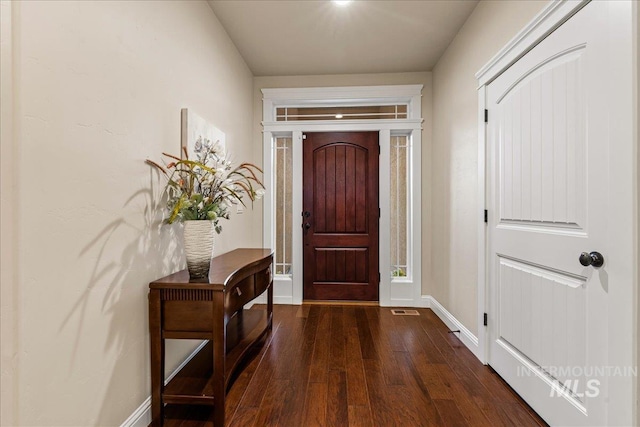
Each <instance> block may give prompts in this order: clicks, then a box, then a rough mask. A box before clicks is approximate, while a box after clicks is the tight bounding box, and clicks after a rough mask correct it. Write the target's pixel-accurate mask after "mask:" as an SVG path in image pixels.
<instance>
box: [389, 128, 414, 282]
mask: <svg viewBox="0 0 640 427" xmlns="http://www.w3.org/2000/svg"><path fill="white" fill-rule="evenodd" d="M390 151H391V152H390V162H391V164H390V166H391V167H390V170H391V177H390V178H391V192H390V193H391V194H390V195H391V197H390V199H391V200H390V202H391V203H390V204H391V215H390V224H391V242H390V243H391V276H392V279H394V280H401V279H402V278H407V276H409V273H410V272H409V263H408V259H409V256H408V247H409V245H408V244H407V241H408V238H409V234H408V231H409V230H408V229H409V227H408V224H409V209H408V207H409V174H408V172H409V136H407V135H399V136H393V135H392V136H391V150H390Z"/></svg>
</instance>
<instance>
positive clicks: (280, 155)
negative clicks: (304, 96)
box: [275, 136, 293, 275]
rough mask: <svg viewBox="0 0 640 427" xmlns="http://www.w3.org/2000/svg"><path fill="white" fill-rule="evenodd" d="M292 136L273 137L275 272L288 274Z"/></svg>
mask: <svg viewBox="0 0 640 427" xmlns="http://www.w3.org/2000/svg"><path fill="white" fill-rule="evenodd" d="M292 148H293V146H292V138H291V137H290V136H289V137H277V138H276V139H275V149H276V155H275V171H276V173H275V178H276V179H275V181H276V182H275V190H276V194H275V196H276V197H275V205H276V235H275V237H276V239H275V240H276V250H275V270H276V274H283V275H290V274H291V267H292V257H291V254H292V250H291V248H292V245H291V239H292V235H291V233H292V205H291V202H292V191H293V186H292V180H293V179H292V166H293V165H292V159H293V155H292Z"/></svg>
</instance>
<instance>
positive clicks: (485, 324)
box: [484, 313, 487, 326]
mask: <svg viewBox="0 0 640 427" xmlns="http://www.w3.org/2000/svg"><path fill="white" fill-rule="evenodd" d="M484 326H487V313H485V314H484Z"/></svg>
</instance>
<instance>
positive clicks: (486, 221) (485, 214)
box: [484, 209, 489, 223]
mask: <svg viewBox="0 0 640 427" xmlns="http://www.w3.org/2000/svg"><path fill="white" fill-rule="evenodd" d="M484 222H485V223H488V222H489V211H488V210H486V209H485V210H484Z"/></svg>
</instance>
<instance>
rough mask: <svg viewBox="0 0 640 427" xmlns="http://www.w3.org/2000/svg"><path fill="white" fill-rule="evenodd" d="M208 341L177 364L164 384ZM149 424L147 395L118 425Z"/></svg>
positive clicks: (140, 425)
mask: <svg viewBox="0 0 640 427" xmlns="http://www.w3.org/2000/svg"><path fill="white" fill-rule="evenodd" d="M207 342H208V341H203V342H202V343H201V344H200V345H199V346H198V347H197V348H196V349H195V350H193V352H192V353H191V354H190V355H189V356H188V357H187V358H186V359H185V360H184V362H182V363H181V364H180V366H178V367H177V368H176V369H175V370H174V371H173V372H172V373H171V375H169V376H168V377H167V379H166V380H164V385H167V384H168V383H169V381H171V380H172V379H173V377H175V376H176V374H177V373H178V372H179V371H180V369H182V368H184V367H185V366H186V365H187V363H189V362H190V361H191V359H193V357H194V356H195V355H196V354H198V352H199V351H200V350H202V348H203V347H204V346H205V345H207ZM149 424H151V396H149V397H147V399H146V400H145V401H144V402H142V405H140V406H138V408H137V409H136V410H135V411H133V414H131V415H130V416H129V418H127V419H126V420H125V421H124V422H123V423H122V424H121V425H120V427H147V426H148V425H149Z"/></svg>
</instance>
